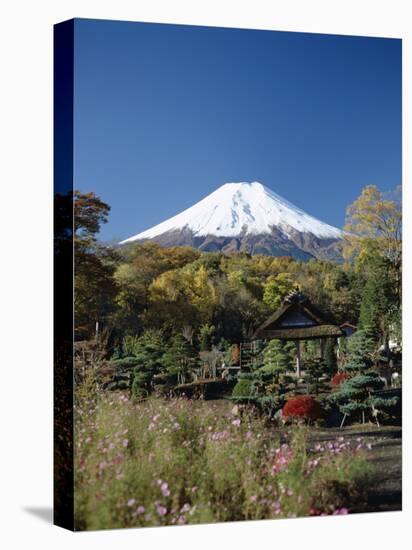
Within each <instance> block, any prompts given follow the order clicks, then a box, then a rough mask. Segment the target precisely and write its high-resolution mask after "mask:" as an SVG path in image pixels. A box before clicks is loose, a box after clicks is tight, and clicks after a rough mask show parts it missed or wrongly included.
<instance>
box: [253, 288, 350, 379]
mask: <svg viewBox="0 0 412 550" xmlns="http://www.w3.org/2000/svg"><path fill="white" fill-rule="evenodd" d="M341 336H345V333H344V331H343V330H342V329H341V328H340V327H339V326H337V325H335V324H333V322H332V321H331V320H330V319H328V317H327V316H326V315H325V314H324V313H322V312H321V311H320V310H319V309H318V308H317V307H316V306H314V305H313V304H311V303H310V301H309V300H308V298H307V297H306V296H305V295H304V294H302V292H300V291H299V290H295V291H293V292H292V293H291V294H289V295H288V296H287V297H286V298H285V300H284V302H283V304H282V305H281V307H280V308H279V309H278V310H277V311H275V313H274V314H273V315H271V316H270V317H269V319H267V321H265V322H264V323H263V324H262V325H261V326H260V327H259V328H258V329H257V330H256V331H255V333H254V335H253V339H262V340H274V339H278V340H295V341H296V348H297V359H296V371H297V374H298V376H299V375H300V345H299V342H300V340H314V339H318V340H320V342H321V354H322V353H323V341H324V339H325V338H339V337H341Z"/></svg>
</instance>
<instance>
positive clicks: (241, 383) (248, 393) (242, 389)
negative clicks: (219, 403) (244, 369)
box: [232, 378, 256, 401]
mask: <svg viewBox="0 0 412 550" xmlns="http://www.w3.org/2000/svg"><path fill="white" fill-rule="evenodd" d="M255 397H256V391H255V387H254V383H253V380H251V379H250V378H239V380H238V381H237V383H236V385H235V387H234V388H233V391H232V398H233V399H234V400H235V401H243V400H245V401H249V400H251V399H254V398H255Z"/></svg>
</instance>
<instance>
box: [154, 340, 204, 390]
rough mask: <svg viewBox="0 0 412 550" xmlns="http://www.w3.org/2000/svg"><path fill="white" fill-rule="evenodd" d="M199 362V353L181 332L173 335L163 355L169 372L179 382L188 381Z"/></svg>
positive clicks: (165, 366) (163, 362)
mask: <svg viewBox="0 0 412 550" xmlns="http://www.w3.org/2000/svg"><path fill="white" fill-rule="evenodd" d="M198 362H199V359H198V355H197V353H196V351H195V349H194V348H193V346H192V344H190V342H188V341H187V340H186V338H184V337H183V336H182V334H180V333H178V334H175V335H174V336H173V338H172V339H171V341H170V344H169V346H168V347H167V349H166V351H165V353H164V355H163V357H162V365H163V367H164V368H165V370H166V372H167V374H168V375H169V376H171V377H172V378H175V379H176V381H177V383H178V384H184V383H186V382H187V380H188V378H189V377H190V375H191V374H192V373H193V370H194V369H195V368H196V367H197V365H198Z"/></svg>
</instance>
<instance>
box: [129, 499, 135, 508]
mask: <svg viewBox="0 0 412 550" xmlns="http://www.w3.org/2000/svg"><path fill="white" fill-rule="evenodd" d="M135 502H136V500H135V499H134V498H129V500H128V501H127V506H133V505H134V504H135Z"/></svg>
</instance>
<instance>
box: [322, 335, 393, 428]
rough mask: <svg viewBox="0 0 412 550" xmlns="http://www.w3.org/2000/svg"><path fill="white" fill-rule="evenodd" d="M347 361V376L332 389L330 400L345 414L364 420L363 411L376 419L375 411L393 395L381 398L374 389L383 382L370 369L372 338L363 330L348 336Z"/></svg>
mask: <svg viewBox="0 0 412 550" xmlns="http://www.w3.org/2000/svg"><path fill="white" fill-rule="evenodd" d="M347 348H348V353H349V357H348V362H347V363H346V364H345V370H346V371H347V372H348V373H349V375H350V378H348V379H347V380H345V381H344V382H342V384H340V385H339V388H338V390H337V391H336V392H334V393H332V394H331V396H330V397H329V401H330V402H331V403H335V404H338V406H339V409H340V411H341V412H342V413H343V414H345V415H348V416H353V417H355V418H357V419H359V417H360V415H361V418H362V422H364V421H365V413H368V414H369V416H370V417H371V418H374V419H375V420H376V422H378V415H379V414H383V413H384V410H385V409H386V408H388V407H390V406H392V405H394V404H396V402H397V399H396V398H390V399H387V398H383V397H380V396H379V395H376V394H375V392H376V390H380V389H382V388H383V386H384V382H383V381H382V379H381V378H380V376H379V375H378V373H376V372H374V371H373V370H371V367H372V364H373V357H372V352H373V350H374V341H373V338H371V336H370V333H369V332H368V331H367V330H358V331H357V332H356V333H355V334H354V335H353V336H351V338H349V340H348V344H347Z"/></svg>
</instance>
